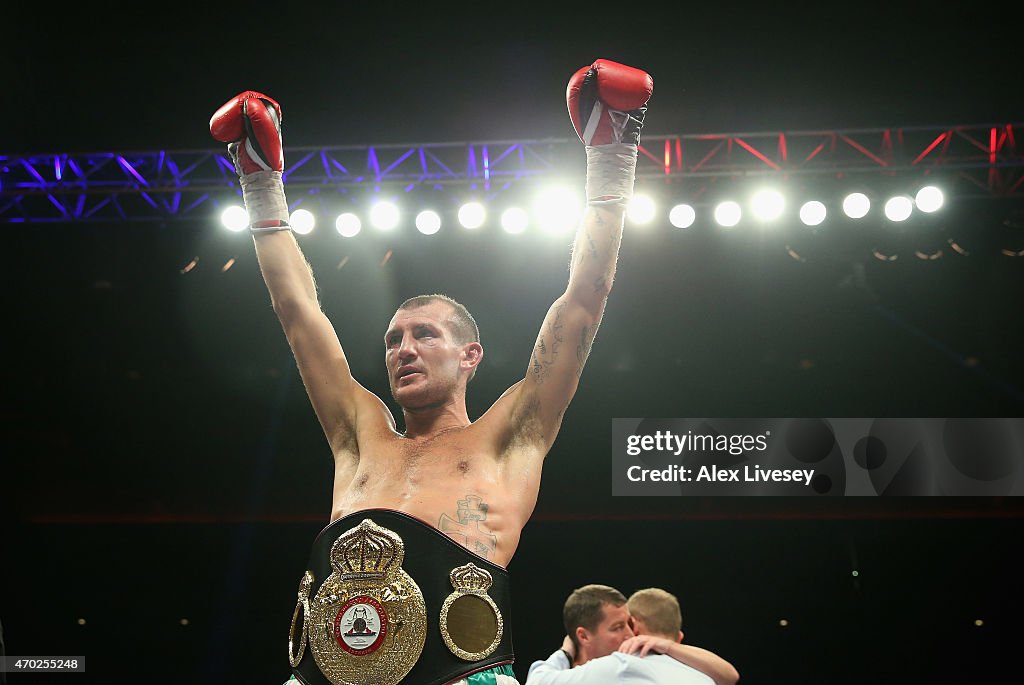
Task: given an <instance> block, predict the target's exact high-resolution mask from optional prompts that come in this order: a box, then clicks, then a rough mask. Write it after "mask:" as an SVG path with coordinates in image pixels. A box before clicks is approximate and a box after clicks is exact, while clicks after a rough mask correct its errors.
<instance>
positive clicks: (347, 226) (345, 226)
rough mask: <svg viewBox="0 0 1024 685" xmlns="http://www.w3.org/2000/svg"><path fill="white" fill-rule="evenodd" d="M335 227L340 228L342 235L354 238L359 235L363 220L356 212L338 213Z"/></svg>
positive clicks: (339, 231)
mask: <svg viewBox="0 0 1024 685" xmlns="http://www.w3.org/2000/svg"><path fill="white" fill-rule="evenodd" d="M334 227H335V228H336V229H338V233H340V234H341V235H342V237H344V238H352V237H355V236H357V235H359V231H360V230H362V228H363V222H362V221H360V220H359V217H358V216H356V215H355V214H352V213H351V212H345V213H344V214H339V215H338V218H337V219H336V220H335V221H334Z"/></svg>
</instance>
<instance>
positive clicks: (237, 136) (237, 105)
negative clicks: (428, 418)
mask: <svg viewBox="0 0 1024 685" xmlns="http://www.w3.org/2000/svg"><path fill="white" fill-rule="evenodd" d="M281 120H282V116H281V107H280V105H278V103H277V102H275V101H274V100H273V99H272V98H270V97H268V96H266V95H263V94H261V93H256V92H253V91H246V92H244V93H241V94H239V95H238V96H236V97H234V98H232V99H231V100H229V101H228V102H227V103H225V104H224V106H222V107H221V108H220V109H219V110H217V112H216V113H215V114H214V115H213V118H212V119H211V120H210V132H211V134H212V135H213V137H214V139H216V140H219V141H221V142H226V143H228V152H229V154H230V155H231V159H232V161H233V162H234V165H235V170H236V172H237V173H238V176H239V179H240V181H241V184H242V196H243V198H244V200H245V206H246V210H247V211H248V213H249V220H250V228H251V230H252V234H253V239H254V242H255V244H256V256H257V259H258V260H259V265H260V271H261V273H262V274H263V279H264V282H265V283H266V285H267V290H268V291H269V293H270V300H271V304H272V305H273V308H274V312H275V313H276V314H277V316H278V319H279V320H280V322H281V326H282V327H283V329H284V333H285V336H286V337H287V339H288V344H289V345H290V346H291V349H292V353H293V354H294V356H295V361H296V364H297V366H298V369H299V373H300V375H301V377H302V381H303V384H304V385H305V387H306V392H307V394H308V395H309V399H310V403H311V404H312V405H313V409H314V411H315V412H316V415H317V418H318V419H319V420H320V424H321V426H322V427H323V429H324V433H325V434H326V436H327V439H328V441H329V442H330V445H331V448H332V450H333V451H334V453H335V454H338V453H339V451H341V450H347V451H351V452H354V453H357V452H358V449H357V446H356V443H355V422H356V418H357V413H358V412H357V408H358V407H359V405H361V404H365V405H366V406H367V407H370V406H372V404H371V403H372V402H373V400H374V399H375V398H373V397H372V396H371V395H370V393H369V392H368V391H366V390H365V389H364V388H363V387H362V386H360V385H359V384H358V383H356V382H355V380H354V379H353V378H352V373H351V370H350V369H349V365H348V361H347V359H346V358H345V353H344V351H343V350H342V347H341V343H340V341H339V340H338V336H337V333H336V332H335V330H334V326H333V325H332V324H331V322H330V321H329V320H328V319H327V316H326V315H325V314H324V313H323V311H322V309H321V308H320V303H319V300H318V297H317V290H316V283H315V281H314V279H313V272H312V270H311V269H310V267H309V263H308V262H307V261H306V258H305V256H304V255H303V254H302V251H301V249H300V248H299V245H298V243H297V242H296V241H295V237H294V235H292V232H291V230H290V227H289V225H288V205H287V201H286V199H285V193H284V184H283V181H282V172H283V170H284V151H283V146H282V142H281Z"/></svg>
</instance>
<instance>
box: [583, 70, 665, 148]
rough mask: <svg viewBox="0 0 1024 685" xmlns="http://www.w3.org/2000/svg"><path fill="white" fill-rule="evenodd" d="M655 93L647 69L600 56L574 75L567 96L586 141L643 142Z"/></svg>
mask: <svg viewBox="0 0 1024 685" xmlns="http://www.w3.org/2000/svg"><path fill="white" fill-rule="evenodd" d="M653 93H654V80H653V79H652V78H651V75H650V74H648V73H647V72H645V71H641V70H640V69H635V68H633V67H628V66H626V65H625V64H619V63H618V62H613V61H611V60H607V59H599V60H597V61H595V62H594V63H593V64H591V65H590V66H588V67H583V68H582V69H580V70H579V71H577V72H576V73H575V74H573V75H572V78H570V79H569V85H568V86H566V89H565V99H566V104H567V105H568V107H569V118H570V119H572V125H573V127H574V128H575V129H576V135H578V136H579V137H580V140H582V141H583V143H584V145H611V144H614V143H625V144H628V145H639V144H640V129H641V128H643V125H644V114H646V113H647V101H648V100H650V99H651V95H652V94H653Z"/></svg>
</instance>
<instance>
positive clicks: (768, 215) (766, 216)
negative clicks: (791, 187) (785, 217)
mask: <svg viewBox="0 0 1024 685" xmlns="http://www.w3.org/2000/svg"><path fill="white" fill-rule="evenodd" d="M750 208H751V210H753V212H754V218H755V219H758V220H760V221H773V220H775V219H778V218H779V217H780V216H782V212H783V210H784V209H785V208H786V198H784V197H783V196H782V193H780V192H779V191H777V190H759V191H758V192H756V193H754V197H753V198H752V199H751V201H750Z"/></svg>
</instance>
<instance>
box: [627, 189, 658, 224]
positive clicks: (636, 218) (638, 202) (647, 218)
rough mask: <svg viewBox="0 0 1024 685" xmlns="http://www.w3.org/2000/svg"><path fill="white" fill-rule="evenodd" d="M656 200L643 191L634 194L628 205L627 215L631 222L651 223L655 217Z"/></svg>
mask: <svg viewBox="0 0 1024 685" xmlns="http://www.w3.org/2000/svg"><path fill="white" fill-rule="evenodd" d="M654 213H655V207H654V200H652V199H651V198H650V196H648V195H644V194H642V193H640V194H637V195H634V196H633V199H632V200H630V201H629V204H628V205H627V206H626V216H627V217H628V218H629V220H630V222H631V223H634V224H649V223H651V220H652V219H654Z"/></svg>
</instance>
